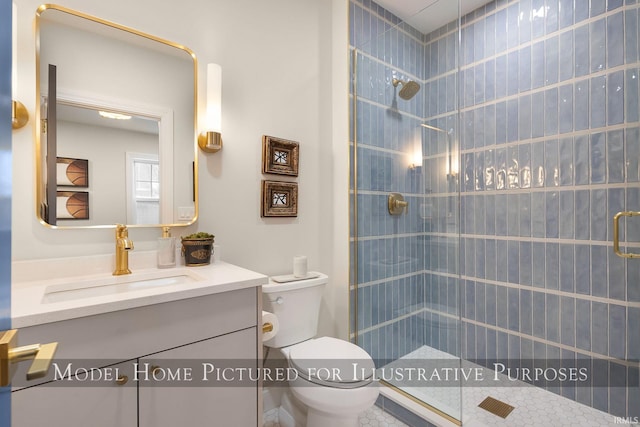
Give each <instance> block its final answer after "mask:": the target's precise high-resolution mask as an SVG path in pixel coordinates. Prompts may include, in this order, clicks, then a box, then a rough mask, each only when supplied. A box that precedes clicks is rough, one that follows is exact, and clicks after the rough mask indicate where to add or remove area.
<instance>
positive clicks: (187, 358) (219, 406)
mask: <svg viewBox="0 0 640 427" xmlns="http://www.w3.org/2000/svg"><path fill="white" fill-rule="evenodd" d="M257 354H258V353H257V345H256V328H255V327H254V328H249V329H244V330H242V331H238V332H234V333H231V334H227V335H222V336H220V337H216V338H211V339H208V340H204V341H200V342H197V343H194V344H189V345H186V346H182V347H178V348H175V349H172V350H168V351H164V352H161V353H156V354H153V355H151V356H149V357H146V358H142V359H140V360H139V363H140V364H139V367H138V370H139V371H140V370H143V369H145V368H144V367H149V370H148V372H151V371H152V370H153V368H155V369H156V370H157V372H158V373H159V374H158V376H157V378H159V379H162V378H164V379H166V378H168V376H169V374H168V371H169V370H171V371H172V375H173V376H174V378H177V377H178V376H182V378H181V380H180V381H179V386H178V387H172V386H170V385H167V384H170V383H169V382H168V381H155V382H154V381H144V382H143V381H139V382H138V386H139V405H140V407H139V410H140V427H164V426H166V427H175V426H234V427H235V426H237V427H245V426H246V427H253V426H256V425H257V423H258V384H257V383H256V382H248V383H247V382H245V383H243V384H242V386H234V385H235V384H236V383H233V382H225V381H217V380H215V377H214V376H213V375H208V378H207V379H208V380H207V381H202V380H203V377H202V375H203V373H204V371H203V369H204V367H203V365H202V364H203V363H212V364H213V365H214V366H215V365H218V366H229V364H230V363H233V364H234V366H235V367H237V366H242V367H244V368H251V369H253V370H254V371H253V372H254V375H255V369H256V368H257V366H258V365H257ZM186 366H190V367H193V371H192V378H193V379H192V382H191V383H189V382H185V381H182V380H183V379H184V378H185V376H184V375H181V373H179V372H178V370H179V369H180V367H186ZM152 367H153V368H152ZM161 369H164V371H160V370H161ZM145 372H147V371H145ZM182 374H184V372H183V373H182ZM149 375H151V374H149ZM229 375H231V374H229ZM149 378H151V377H149ZM227 378H230V376H227Z"/></svg>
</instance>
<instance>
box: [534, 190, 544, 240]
mask: <svg viewBox="0 0 640 427" xmlns="http://www.w3.org/2000/svg"><path fill="white" fill-rule="evenodd" d="M545 201H546V197H545V193H543V192H535V193H532V194H531V212H532V215H531V236H532V237H545V236H546V230H545V228H546V227H545V212H546V206H545Z"/></svg>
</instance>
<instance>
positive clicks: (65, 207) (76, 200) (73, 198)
mask: <svg viewBox="0 0 640 427" xmlns="http://www.w3.org/2000/svg"><path fill="white" fill-rule="evenodd" d="M56 217H57V219H89V193H88V192H86V191H58V192H57V194H56Z"/></svg>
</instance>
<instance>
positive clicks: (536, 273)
mask: <svg viewBox="0 0 640 427" xmlns="http://www.w3.org/2000/svg"><path fill="white" fill-rule="evenodd" d="M531 252H532V254H531V259H532V274H531V284H532V285H533V286H535V287H537V288H544V287H545V284H544V281H545V258H546V251H545V244H544V243H542V242H533V243H532V244H531Z"/></svg>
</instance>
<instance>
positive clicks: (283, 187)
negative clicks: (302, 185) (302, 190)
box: [260, 180, 298, 217]
mask: <svg viewBox="0 0 640 427" xmlns="http://www.w3.org/2000/svg"><path fill="white" fill-rule="evenodd" d="M260 216H262V217H278V216H279V217H295V216H298V183H297V182H282V181H266V180H263V181H262V205H261V210H260Z"/></svg>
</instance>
